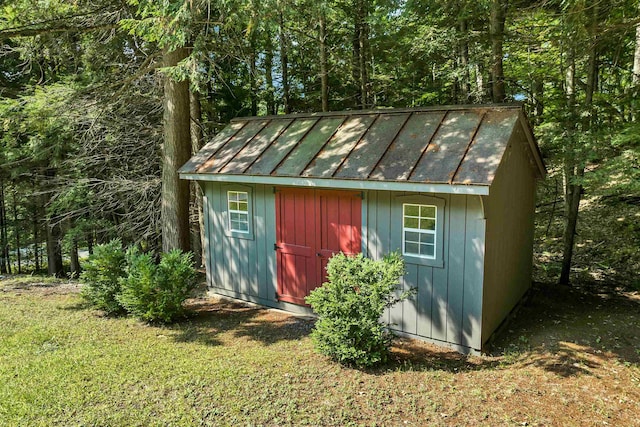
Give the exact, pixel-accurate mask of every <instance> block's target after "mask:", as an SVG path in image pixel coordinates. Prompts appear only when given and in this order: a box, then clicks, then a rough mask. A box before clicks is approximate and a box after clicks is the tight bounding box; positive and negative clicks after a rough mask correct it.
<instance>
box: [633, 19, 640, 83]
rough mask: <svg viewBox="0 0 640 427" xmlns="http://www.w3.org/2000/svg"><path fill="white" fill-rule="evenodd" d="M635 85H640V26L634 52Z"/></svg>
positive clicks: (637, 28)
mask: <svg viewBox="0 0 640 427" xmlns="http://www.w3.org/2000/svg"><path fill="white" fill-rule="evenodd" d="M633 84H634V86H635V85H638V84H640V24H638V25H636V46H635V50H634V52H633Z"/></svg>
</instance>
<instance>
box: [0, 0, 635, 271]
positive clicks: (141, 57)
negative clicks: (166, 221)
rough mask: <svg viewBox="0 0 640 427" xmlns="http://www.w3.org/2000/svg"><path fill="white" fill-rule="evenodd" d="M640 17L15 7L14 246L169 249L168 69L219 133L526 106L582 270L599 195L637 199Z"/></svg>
mask: <svg viewBox="0 0 640 427" xmlns="http://www.w3.org/2000/svg"><path fill="white" fill-rule="evenodd" d="M638 28H640V18H639V11H638V7H637V2H632V1H630V0H614V1H612V2H609V3H606V4H605V3H602V2H591V1H586V0H557V1H556V0H554V1H547V2H541V3H540V2H538V3H536V2H527V1H524V2H507V1H505V0H481V1H479V2H468V1H465V0H448V1H445V2H442V1H434V0H408V1H398V0H322V1H310V0H262V1H258V0H244V1H241V0H225V1H221V2H210V1H208V0H193V1H182V0H170V1H162V2H159V1H153V0H129V1H127V2H111V1H107V0H80V1H74V2H68V1H64V0H47V1H44V0H38V1H27V0H14V1H12V2H10V3H5V4H3V5H2V6H0V40H2V49H1V50H0V67H1V68H2V69H3V70H4V71H3V72H2V73H0V93H1V94H2V98H1V99H0V121H1V123H2V129H1V134H0V144H1V145H2V150H1V151H0V181H1V183H2V187H3V188H6V190H7V191H5V194H13V192H15V193H16V194H17V195H18V196H17V197H16V199H15V204H16V205H17V206H16V209H15V211H16V215H15V218H12V215H7V216H6V221H4V220H3V221H2V224H0V228H2V227H4V228H5V230H4V231H5V232H4V234H3V235H5V238H4V240H5V241H6V242H4V241H3V243H2V245H3V246H5V247H9V246H13V249H14V250H15V246H16V245H17V243H15V244H14V243H11V244H9V242H14V241H16V237H18V240H20V242H21V244H25V245H27V246H28V247H29V248H30V252H29V253H30V254H31V255H29V256H30V257H32V255H33V254H34V253H37V252H38V250H40V253H42V249H43V248H44V247H46V248H47V249H49V248H54V249H55V247H57V246H59V247H60V248H61V250H64V251H65V252H68V251H71V252H73V249H72V248H74V247H75V246H77V244H80V246H88V247H89V246H91V245H92V244H94V243H95V242H106V241H108V240H109V239H110V238H112V237H116V236H117V237H120V238H122V239H123V241H124V242H131V241H138V240H140V241H142V243H143V244H144V245H147V246H148V247H150V248H160V243H161V241H162V237H163V236H161V232H162V231H161V230H162V227H161V222H162V218H161V217H160V212H161V211H162V203H161V188H162V183H161V179H160V177H161V173H162V170H163V164H164V165H165V167H164V169H165V170H166V165H167V164H168V163H167V158H166V156H165V157H164V158H163V157H162V154H163V153H165V150H164V148H166V147H165V146H163V141H164V142H165V143H169V142H171V141H172V139H171V138H173V137H170V135H169V134H168V133H167V129H166V126H167V123H169V122H171V120H164V121H163V115H162V113H163V107H162V105H163V96H164V98H165V101H166V100H167V98H166V94H167V91H166V90H165V89H164V88H163V86H162V82H163V81H164V82H166V81H167V80H166V79H171V81H175V82H187V81H188V88H189V91H190V92H191V95H192V96H193V97H195V99H196V100H197V101H198V105H199V108H198V110H197V111H196V110H191V109H189V111H188V113H189V120H190V122H191V123H192V124H195V125H196V128H197V129H199V131H200V133H201V134H202V138H203V139H204V140H205V141H206V140H207V139H208V138H210V137H211V136H212V135H214V134H215V133H216V132H217V131H218V130H219V129H220V128H221V127H222V126H224V124H226V123H228V121H229V120H230V119H232V118H233V117H236V116H244V115H257V114H279V113H285V112H304V111H319V110H343V109H356V108H377V107H413V106H427V105H443V104H461V103H487V102H500V101H503V100H505V101H508V102H510V101H518V102H523V103H524V105H525V109H526V110H527V113H528V115H529V118H530V120H531V121H532V123H533V124H534V131H535V133H536V135H537V137H538V141H539V142H540V144H541V146H542V150H543V154H544V156H545V160H546V162H547V165H548V167H549V170H550V179H549V180H547V183H545V184H543V187H542V191H541V200H540V206H541V208H540V212H541V213H542V214H541V215H542V216H544V218H543V217H542V216H541V217H540V220H541V221H542V222H545V223H546V222H548V221H549V224H551V223H554V224H555V223H556V222H558V221H563V222H564V224H563V226H562V227H555V226H553V227H543V228H544V230H545V232H544V235H543V236H540V238H539V241H540V242H542V243H541V244H542V246H541V247H542V252H545V253H548V254H551V255H550V256H547V257H546V258H545V259H547V262H550V263H553V264H556V263H558V265H560V261H561V259H562V258H564V261H565V262H564V265H563V268H562V271H563V275H562V281H565V282H566V281H568V278H569V273H571V274H574V273H575V272H576V269H575V268H574V269H573V270H572V269H571V268H570V267H571V264H570V261H571V259H572V256H573V249H574V248H576V251H578V252H580V251H583V248H584V247H585V245H586V246H589V245H591V243H589V242H588V241H587V240H585V237H584V236H582V235H581V234H580V227H581V226H582V225H581V222H580V220H579V216H578V214H579V213H580V214H581V215H582V212H583V211H584V209H585V200H586V201H589V200H593V199H597V200H599V201H600V202H602V203H607V204H616V203H617V204H620V206H622V207H624V208H625V209H626V208H627V207H629V208H630V209H631V212H633V209H637V208H636V207H637V203H638V202H637V197H636V195H637V192H638V184H637V183H638V176H639V173H638V170H639V166H638V164H639V161H638V159H639V158H640V142H639V138H638V136H637V135H638V108H639V104H638V93H639V92H638V90H639V88H640V86H639V82H640V77H638V76H639V75H640V36H638V34H640V32H639V31H637V29H638ZM177 49H184V55H183V56H182V57H180V58H179V59H178V60H177V61H176V63H175V64H173V63H172V64H171V66H167V63H166V55H167V53H170V52H173V51H176V50H177ZM635 58H639V59H638V60H635ZM184 87H186V86H184V85H183V89H182V90H181V92H180V94H181V95H180V97H181V99H182V101H183V102H182V105H186V103H185V102H184V101H185V94H186V93H187V92H186V90H184ZM181 117H183V118H182V119H180V120H179V121H181V122H182V121H184V120H185V119H184V117H187V115H186V114H183V116H181ZM163 126H165V129H164V131H163ZM183 129H184V128H183ZM180 135H181V136H180V137H178V138H177V140H179V141H180V142H179V143H180V144H182V148H184V144H189V142H188V141H186V140H188V139H189V138H187V137H186V135H187V133H186V132H181V133H180ZM196 145H197V144H196ZM174 166H175V165H171V167H174ZM174 175H175V174H174ZM174 178H175V176H174ZM168 180H169V178H166V179H165V181H168ZM556 184H557V185H556ZM170 191H173V190H170ZM181 191H184V189H182V190H181ZM181 200H183V201H184V200H186V199H185V198H184V197H183V198H182V199H181ZM558 200H559V201H560V202H559V203H560V204H559V205H558V206H559V207H558V208H556V207H555V206H556V204H557V202H558ZM191 201H192V205H193V206H197V205H198V204H197V200H196V196H195V195H194V196H192V198H191ZM6 202H7V203H8V204H7V207H8V210H7V211H8V212H9V213H11V212H12V211H13V207H12V203H13V202H12V200H11V199H10V198H6ZM184 204H185V203H183V205H184ZM0 205H1V203H0ZM547 206H553V208H552V209H547ZM592 206H599V204H598V203H595V204H592ZM181 209H182V210H184V208H181ZM632 216H633V215H632ZM192 217H193V218H194V219H195V218H196V215H192ZM630 220H631V219H630V217H625V219H623V221H630ZM191 226H192V228H193V229H194V230H197V227H198V225H197V221H195V220H194V221H192V224H191ZM165 234H166V230H165ZM196 234H197V233H196ZM16 235H17V236H16ZM20 235H21V236H22V237H23V238H22V239H20ZM65 235H68V236H69V237H65ZM625 237H627V236H622V238H623V239H624V238H625ZM629 237H630V238H631V237H633V238H634V239H635V238H636V236H635V234H634V235H633V236H629ZM65 239H66V240H65ZM182 239H183V240H184V234H183V235H182ZM575 239H577V246H576V242H575V241H574V240H575ZM46 240H48V242H47V243H48V244H47V245H43V244H44V242H45V241H46ZM67 240H70V241H72V243H73V242H75V243H73V244H67V243H64V242H66V241H67ZM632 241H633V240H629V243H628V244H631V242H632ZM61 242H62V243H61ZM63 243H64V244H63ZM38 248H40V249H38ZM0 252H2V253H3V259H5V258H8V257H9V256H11V254H8V253H7V254H4V252H7V251H0ZM56 253H57V252H56V251H53V252H51V253H50V256H51V257H53V258H52V259H54V258H56ZM13 258H14V261H13V262H14V263H15V258H16V256H13ZM35 258H36V261H37V257H35ZM40 264H42V263H40ZM32 265H33V263H32ZM633 265H635V264H633ZM40 267H42V266H41V265H40ZM574 267H575V266H574ZM581 267H582V268H590V267H589V266H586V265H582V266H581ZM614 270H617V271H626V272H627V273H626V274H627V275H628V273H629V272H630V270H629V269H628V268H627V267H626V266H624V265H623V264H622V263H616V267H615V268H614ZM554 271H555V270H554ZM547 279H548V278H547Z"/></svg>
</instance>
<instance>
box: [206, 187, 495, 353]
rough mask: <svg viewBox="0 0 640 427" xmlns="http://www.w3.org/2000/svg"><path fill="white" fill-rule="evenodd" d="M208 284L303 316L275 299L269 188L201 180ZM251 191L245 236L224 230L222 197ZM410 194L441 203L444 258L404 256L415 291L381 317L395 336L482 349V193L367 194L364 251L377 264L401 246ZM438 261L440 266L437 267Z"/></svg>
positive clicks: (406, 280)
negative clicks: (423, 260) (430, 261)
mask: <svg viewBox="0 0 640 427" xmlns="http://www.w3.org/2000/svg"><path fill="white" fill-rule="evenodd" d="M203 184H204V186H203V187H204V197H205V203H204V206H205V208H206V211H205V227H206V230H205V231H206V232H205V236H206V245H205V246H206V250H207V256H206V259H207V263H208V264H207V283H208V284H209V288H210V290H212V291H213V292H215V293H218V294H221V295H225V296H228V297H232V298H238V299H242V300H246V301H251V302H254V303H257V304H262V305H265V306H269V307H276V308H281V309H285V310H289V311H293V312H298V313H309V312H310V311H309V309H308V308H306V307H301V306H297V305H294V304H289V303H285V302H280V301H277V300H276V289H277V273H276V254H275V250H274V248H273V245H274V243H275V241H276V235H275V229H276V226H275V194H274V192H273V186H268V185H259V184H254V185H245V184H226V183H215V182H207V183H203ZM229 190H232V191H249V192H250V194H251V196H250V197H251V202H252V203H251V204H252V208H253V215H252V227H251V231H252V233H250V236H248V238H239V237H236V236H230V235H228V233H227V232H226V230H227V218H226V213H225V212H226V203H227V200H226V194H227V193H226V192H227V191H229ZM408 196H424V197H427V198H437V199H440V200H442V201H443V202H444V212H443V221H442V227H443V230H442V235H443V239H442V241H443V246H442V259H441V262H440V264H439V265H423V264H420V263H414V262H412V261H411V260H410V259H409V258H405V261H406V271H407V274H406V275H405V276H404V277H403V278H402V279H401V287H402V288H403V289H405V290H407V289H409V288H415V289H416V290H417V292H416V293H415V294H414V295H413V296H411V297H410V298H409V299H407V300H405V301H403V302H400V303H398V304H396V305H395V306H393V307H391V308H390V309H389V310H387V311H386V312H385V314H384V317H383V320H385V321H386V322H389V323H390V325H391V328H392V329H393V330H395V331H397V332H400V333H401V334H405V335H408V336H412V337H415V338H420V339H426V340H433V341H434V342H436V343H440V344H444V343H446V344H448V345H449V346H451V347H454V348H456V349H457V350H459V351H463V352H466V351H468V350H480V349H481V345H482V336H481V313H482V278H483V274H484V273H483V268H484V229H485V224H484V219H483V213H482V202H481V200H480V197H481V196H476V195H449V194H426V193H408V192H390V191H368V192H366V193H365V194H364V201H363V204H362V251H363V252H364V253H365V255H367V256H369V257H371V258H373V259H380V258H382V257H383V256H384V255H385V254H387V253H389V252H391V251H394V250H398V251H401V246H402V203H403V200H404V198H405V197H408ZM436 264H438V263H436Z"/></svg>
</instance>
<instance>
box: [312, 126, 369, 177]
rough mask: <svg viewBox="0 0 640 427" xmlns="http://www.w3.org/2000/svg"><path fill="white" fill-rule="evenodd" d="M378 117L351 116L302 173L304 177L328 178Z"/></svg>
mask: <svg viewBox="0 0 640 427" xmlns="http://www.w3.org/2000/svg"><path fill="white" fill-rule="evenodd" d="M376 117H377V115H373V114H370V115H366V116H360V115H358V116H350V117H346V120H345V121H344V122H343V123H342V126H340V128H339V129H338V130H337V131H336V132H335V134H334V135H333V136H332V137H331V139H330V140H329V141H327V143H326V144H325V146H324V147H323V148H322V150H320V152H319V153H318V155H317V156H315V158H314V159H313V160H312V161H311V163H309V165H308V166H307V168H306V169H305V170H304V172H303V173H302V175H303V176H313V177H319V178H320V177H321V178H328V177H331V176H332V175H333V173H334V172H335V171H336V169H338V167H339V166H340V165H341V164H342V162H344V160H345V158H346V157H347V156H348V155H349V152H351V150H353V148H354V147H355V146H356V144H358V141H360V139H361V138H362V137H363V135H364V134H365V133H366V132H367V129H369V127H370V126H371V125H372V123H373V122H374V121H375V119H376Z"/></svg>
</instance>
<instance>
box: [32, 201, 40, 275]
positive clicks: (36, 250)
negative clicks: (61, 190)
mask: <svg viewBox="0 0 640 427" xmlns="http://www.w3.org/2000/svg"><path fill="white" fill-rule="evenodd" d="M34 191H35V188H34ZM38 199H39V197H37V196H36V197H34V201H33V211H32V215H33V217H32V219H33V258H34V267H35V271H36V272H38V271H40V266H41V265H42V264H41V263H40V233H39V228H40V227H39V219H40V209H39V207H38Z"/></svg>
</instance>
